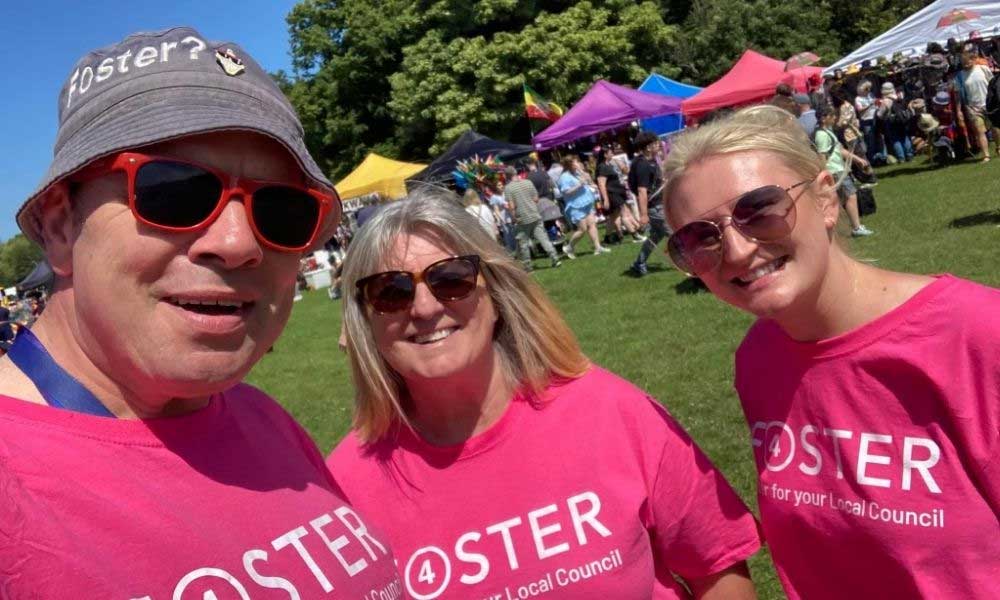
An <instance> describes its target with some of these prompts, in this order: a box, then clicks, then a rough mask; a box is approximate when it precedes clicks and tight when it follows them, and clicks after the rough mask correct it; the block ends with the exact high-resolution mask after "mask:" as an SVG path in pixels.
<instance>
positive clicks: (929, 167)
mask: <svg viewBox="0 0 1000 600" xmlns="http://www.w3.org/2000/svg"><path fill="white" fill-rule="evenodd" d="M960 162H961V161H958V162H955V163H953V164H956V165H957V164H960ZM945 166H949V165H943V164H941V163H938V162H921V163H920V164H916V165H907V166H904V167H899V168H896V169H892V170H891V171H890V170H879V171H876V175H877V176H878V179H879V181H882V180H885V179H892V178H893V177H899V176H901V175H913V174H914V173H926V172H929V171H938V170H941V169H942V168H944V167H945Z"/></svg>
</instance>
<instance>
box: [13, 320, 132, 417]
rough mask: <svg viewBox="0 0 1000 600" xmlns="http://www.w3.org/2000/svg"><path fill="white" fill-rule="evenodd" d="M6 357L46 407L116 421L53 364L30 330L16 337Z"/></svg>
mask: <svg viewBox="0 0 1000 600" xmlns="http://www.w3.org/2000/svg"><path fill="white" fill-rule="evenodd" d="M7 356H8V357H9V358H10V360H11V362H13V363H14V365H15V366H16V367H17V368H18V369H20V370H21V372H22V373H24V374H25V376H26V377H27V378H28V379H30V380H31V382H32V383H34V384H35V387H36V388H38V391H39V392H40V393H41V394H42V398H45V401H46V402H48V403H49V406H52V407H55V408H62V409H66V410H71V411H74V412H80V413H86V414H88V415H94V416H98V417H111V418H112V419H113V418H115V415H114V414H112V413H111V411H109V410H108V409H107V407H105V406H104V405H103V404H101V402H100V401H99V400H98V399H97V398H96V397H94V395H93V394H92V393H90V390H88V389H87V388H85V387H83V385H82V384H81V383H80V382H79V381H77V380H76V379H73V376H72V375H70V374H69V373H67V372H66V371H65V370H63V368H62V367H60V366H59V365H57V364H56V361H54V360H52V357H51V356H50V355H49V353H48V351H47V350H46V349H45V346H43V345H42V343H41V342H40V341H38V338H37V337H35V334H33V333H31V330H30V329H28V328H26V327H25V328H22V329H21V330H20V331H19V332H18V333H17V338H16V339H15V340H14V344H13V345H12V346H11V347H10V350H9V351H8V352H7Z"/></svg>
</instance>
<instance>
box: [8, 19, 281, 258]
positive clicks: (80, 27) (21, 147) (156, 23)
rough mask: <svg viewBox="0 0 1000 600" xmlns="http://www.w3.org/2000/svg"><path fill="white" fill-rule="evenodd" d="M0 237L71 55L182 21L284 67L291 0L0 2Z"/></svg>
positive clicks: (44, 145) (44, 142)
mask: <svg viewBox="0 0 1000 600" xmlns="http://www.w3.org/2000/svg"><path fill="white" fill-rule="evenodd" d="M0 4H2V7H0V69H2V75H0V99H2V100H0V108H2V111H3V112H2V117H0V148H2V153H0V240H6V239H8V238H10V237H11V236H13V235H14V234H15V233H17V232H18V228H17V223H15V222H14V214H15V213H16V212H17V209H18V207H19V206H20V205H21V202H22V201H23V200H24V199H25V198H26V197H27V196H28V195H29V194H31V192H33V191H34V189H35V186H37V185H38V183H39V182H40V181H41V178H42V175H43V174H44V173H45V170H46V169H47V168H48V165H49V161H50V160H51V158H52V143H53V141H54V140H55V135H56V126H57V123H56V119H57V112H56V99H57V96H58V94H59V88H60V86H61V85H62V83H63V81H64V79H65V78H66V77H67V76H68V75H69V74H70V69H71V68H72V66H73V65H74V64H75V63H76V60H77V59H78V58H79V57H81V56H83V54H85V53H86V52H88V51H90V50H93V49H95V48H99V47H102V46H106V45H108V44H112V43H115V42H117V41H119V40H121V39H122V38H124V37H125V36H126V35H128V34H129V33H132V32H134V31H149V30H156V29H163V28H166V27H172V26H176V25H189V26H192V27H194V28H195V29H197V30H198V31H200V32H201V34H202V35H203V36H205V37H206V38H208V39H209V40H225V41H233V42H237V43H239V44H240V45H241V46H242V47H243V48H245V49H246V50H247V51H248V52H249V53H250V54H251V55H253V57H254V58H255V59H256V60H257V62H259V63H260V64H261V65H262V66H263V67H264V68H265V69H267V70H268V71H276V70H278V69H282V68H283V69H286V70H288V69H289V68H290V63H291V59H290V58H289V55H288V49H289V45H288V27H287V25H286V23H285V16H286V15H287V14H288V13H289V11H291V9H292V7H293V6H294V5H295V0H226V1H221V0H160V1H159V2H156V1H152V0H118V1H114V2H113V1H111V0H24V1H22V0H0Z"/></svg>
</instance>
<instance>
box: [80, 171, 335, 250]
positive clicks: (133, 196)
mask: <svg viewBox="0 0 1000 600" xmlns="http://www.w3.org/2000/svg"><path fill="white" fill-rule="evenodd" d="M108 171H123V172H124V173H125V175H126V177H127V179H128V203H129V208H130V209H131V210H132V214H133V215H135V218H136V219H137V220H139V221H140V222H141V223H143V224H145V225H148V226H149V227H152V228H154V229H160V230H163V231H171V232H176V233H184V232H191V231H198V230H201V229H204V228H206V227H208V226H209V225H211V224H212V223H213V222H214V221H215V219H217V218H218V217H219V215H220V214H222V211H223V209H224V208H225V206H226V204H227V203H228V202H229V199H230V198H231V197H232V196H233V195H234V194H238V195H241V196H242V199H243V205H244V206H245V207H246V214H247V220H248V221H249V223H250V228H251V229H252V230H253V233H254V235H255V236H256V237H257V239H258V240H259V241H260V243H261V244H263V245H264V246H266V247H268V248H271V249H272V250H278V251H281V252H301V251H303V250H305V249H307V248H309V247H310V246H311V245H312V244H313V242H314V241H315V239H316V235H317V234H318V232H319V229H320V226H321V225H322V223H323V220H324V219H325V218H326V216H327V215H328V214H329V213H330V211H331V210H334V209H335V208H339V205H340V199H339V198H338V197H337V195H336V193H330V192H327V191H321V190H317V189H313V188H309V187H306V186H304V185H296V184H290V183H281V182H273V181H261V180H258V179H251V178H248V177H237V176H235V175H230V174H229V173H226V172H224V171H221V170H219V169H215V168H213V167H209V166H205V165H200V164H197V163H193V162H188V161H185V160H179V159H176V158H170V157H162V156H150V155H147V154H142V153H140V152H121V153H119V154H117V155H114V156H111V157H110V158H108V159H105V160H103V161H99V162H98V163H96V164H95V165H93V166H92V167H90V168H88V169H87V172H88V173H90V175H92V176H95V177H96V176H100V175H103V174H104V173H107V172H108ZM86 175H87V173H85V175H84V177H86Z"/></svg>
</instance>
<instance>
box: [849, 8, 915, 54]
mask: <svg viewBox="0 0 1000 600" xmlns="http://www.w3.org/2000/svg"><path fill="white" fill-rule="evenodd" d="M932 1H933V0H871V1H868V2H858V3H850V2H834V3H833V4H832V10H833V18H832V19H831V23H830V26H831V33H832V34H834V35H836V36H837V37H838V38H839V40H840V47H841V50H842V52H841V55H844V54H847V53H849V52H851V51H853V50H855V49H856V48H858V47H860V46H862V45H863V44H865V43H867V42H868V41H869V40H871V39H873V38H875V37H877V36H879V35H881V34H882V33H885V32H886V31H888V30H889V29H891V28H893V27H895V26H896V24H898V23H899V22H900V21H902V20H903V19H905V18H906V17H908V16H910V15H911V14H913V13H915V12H917V11H918V10H920V9H922V8H924V7H925V6H927V5H928V4H930V3H931V2H932Z"/></svg>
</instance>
